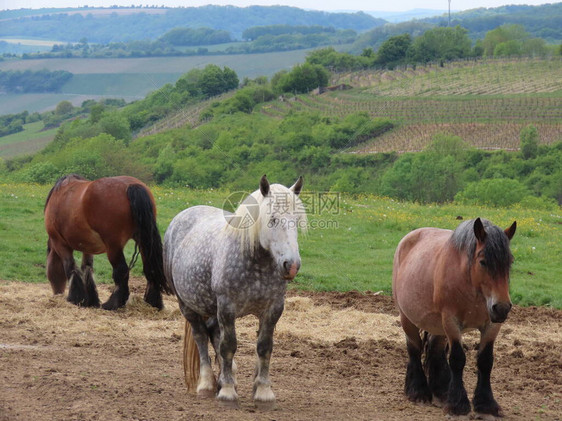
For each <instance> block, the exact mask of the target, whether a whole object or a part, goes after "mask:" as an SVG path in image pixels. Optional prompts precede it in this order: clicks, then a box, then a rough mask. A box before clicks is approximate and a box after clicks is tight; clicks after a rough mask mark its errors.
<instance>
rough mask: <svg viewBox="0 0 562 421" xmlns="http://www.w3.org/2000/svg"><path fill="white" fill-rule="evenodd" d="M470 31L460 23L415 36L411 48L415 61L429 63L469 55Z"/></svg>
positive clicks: (410, 52) (410, 53)
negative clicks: (452, 26)
mask: <svg viewBox="0 0 562 421" xmlns="http://www.w3.org/2000/svg"><path fill="white" fill-rule="evenodd" d="M467 33H468V31H467V30H466V29H464V28H461V27H460V26H459V25H457V26H455V27H454V28H434V29H429V30H427V31H425V32H424V34H423V35H420V36H419V37H417V38H415V39H414V41H413V43H412V47H411V48H410V50H409V57H410V59H411V60H412V61H414V62H422V63H427V62H429V61H437V60H453V59H457V58H463V57H469V56H470V54H471V46H472V42H471V41H470V38H468V35H467Z"/></svg>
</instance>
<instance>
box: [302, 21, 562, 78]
mask: <svg viewBox="0 0 562 421" xmlns="http://www.w3.org/2000/svg"><path fill="white" fill-rule="evenodd" d="M548 55H562V45H561V46H551V47H549V46H548V45H547V44H546V42H545V41H544V40H543V39H540V38H532V37H531V36H530V35H529V33H527V32H526V31H525V29H524V28H523V27H522V26H520V25H502V26H499V27H497V28H495V29H493V30H491V31H488V32H487V33H486V35H485V37H484V39H482V40H477V41H476V43H474V45H472V41H471V40H470V38H469V37H468V31H467V30H466V29H464V28H461V27H460V26H455V27H454V28H450V27H438V28H433V29H427V30H425V31H424V32H423V33H422V34H420V35H418V36H416V37H412V35H411V34H410V33H403V34H399V35H394V36H391V37H390V38H388V39H387V40H386V41H384V42H383V43H382V44H381V45H380V46H379V48H378V49H377V50H376V51H375V50H374V49H373V48H371V47H366V48H364V49H363V51H362V52H361V53H360V54H351V53H341V52H338V51H336V50H335V49H334V48H331V47H328V48H324V49H319V50H316V51H313V52H312V53H311V54H309V55H308V57H307V61H308V62H309V63H312V64H319V65H322V66H324V67H326V68H328V69H330V70H332V71H350V70H359V69H367V68H387V69H394V68H395V67H396V66H400V65H416V64H425V63H429V62H441V63H443V62H445V61H451V60H458V59H467V58H473V59H476V58H481V57H523V56H525V57H545V56H548Z"/></svg>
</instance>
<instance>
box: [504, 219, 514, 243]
mask: <svg viewBox="0 0 562 421" xmlns="http://www.w3.org/2000/svg"><path fill="white" fill-rule="evenodd" d="M516 229H517V221H513V224H511V226H510V227H509V228H506V229H505V231H504V232H505V235H507V238H509V240H510V241H511V239H512V238H513V236H514V235H515V230H516Z"/></svg>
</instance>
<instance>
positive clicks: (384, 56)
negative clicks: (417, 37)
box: [376, 34, 412, 68]
mask: <svg viewBox="0 0 562 421" xmlns="http://www.w3.org/2000/svg"><path fill="white" fill-rule="evenodd" d="M411 45H412V37H411V36H410V34H402V35H396V36H394V37H390V38H389V39H387V40H386V41H385V42H383V43H382V45H381V46H380V48H379V49H378V51H377V60H376V62H377V64H380V65H382V66H387V67H389V68H393V67H395V66H396V65H397V64H400V63H403V62H405V61H406V53H407V52H408V49H409V48H410V46H411Z"/></svg>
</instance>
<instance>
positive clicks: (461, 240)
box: [450, 218, 513, 277]
mask: <svg viewBox="0 0 562 421" xmlns="http://www.w3.org/2000/svg"><path fill="white" fill-rule="evenodd" d="M480 220H481V221H482V225H484V230H485V231H486V241H485V246H484V259H485V260H486V268H487V270H488V271H489V272H490V275H492V276H494V277H496V276H505V275H507V274H509V270H510V267H511V262H512V261H513V255H512V254H511V251H510V249H509V239H508V238H507V235H506V234H505V232H504V230H502V229H501V228H500V227H498V226H496V225H494V224H492V223H491V222H490V221H488V220H487V219H483V218H481V219H480ZM474 221H475V219H471V220H468V221H464V222H462V223H461V224H460V225H459V226H458V227H457V229H455V231H454V232H453V235H452V236H451V240H450V241H451V242H452V243H453V245H454V246H455V247H456V248H457V250H459V251H465V252H466V253H467V256H468V262H469V269H470V265H472V261H473V259H474V252H475V250H476V236H475V235H474Z"/></svg>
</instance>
